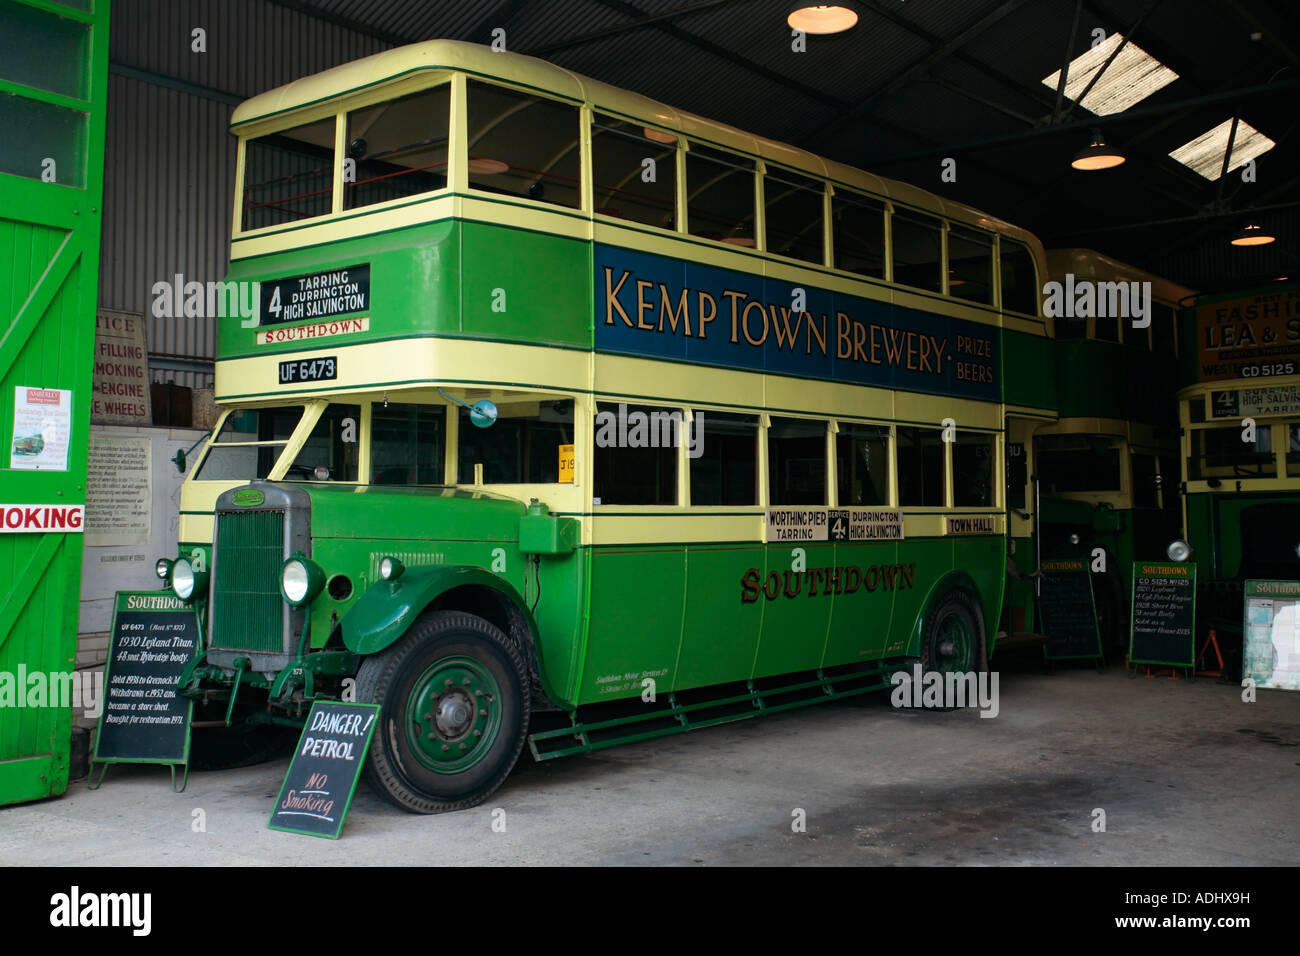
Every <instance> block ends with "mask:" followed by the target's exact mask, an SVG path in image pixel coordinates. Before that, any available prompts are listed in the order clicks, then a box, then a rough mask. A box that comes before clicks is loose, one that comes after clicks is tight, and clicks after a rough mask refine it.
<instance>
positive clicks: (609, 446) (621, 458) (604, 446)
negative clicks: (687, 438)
mask: <svg viewBox="0 0 1300 956" xmlns="http://www.w3.org/2000/svg"><path fill="white" fill-rule="evenodd" d="M682 421H683V416H682V411H681V409H679V408H661V407H651V406H648V405H628V404H627V403H625V402H620V403H618V404H615V403H613V402H598V403H597V404H596V420H595V422H594V427H595V442H594V444H595V448H594V449H593V450H592V460H591V463H592V473H593V475H592V478H593V488H592V496H593V499H594V503H595V504H598V505H675V504H677V444H676V443H677V441H680V440H682V439H680V438H677V437H675V436H680V435H681V434H682Z"/></svg>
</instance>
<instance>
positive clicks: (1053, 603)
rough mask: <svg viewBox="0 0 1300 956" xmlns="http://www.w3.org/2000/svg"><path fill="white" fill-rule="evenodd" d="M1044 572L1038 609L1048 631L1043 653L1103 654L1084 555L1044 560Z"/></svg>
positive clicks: (1056, 656)
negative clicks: (1082, 557) (1082, 556)
mask: <svg viewBox="0 0 1300 956" xmlns="http://www.w3.org/2000/svg"><path fill="white" fill-rule="evenodd" d="M1042 572H1043V582H1042V588H1041V589H1040V591H1039V594H1038V612H1039V614H1040V615H1041V616H1042V619H1043V633H1044V634H1046V635H1047V644H1046V645H1044V647H1043V656H1045V657H1047V658H1048V659H1050V660H1072V659H1093V658H1096V659H1100V658H1102V657H1103V654H1102V650H1101V634H1100V632H1099V631H1098V629H1097V610H1096V607H1095V605H1094V603H1093V599H1092V575H1091V574H1090V573H1089V571H1088V565H1087V564H1086V563H1085V562H1084V561H1083V560H1082V559H1081V558H1062V559H1056V560H1051V561H1044V562H1043V563H1042Z"/></svg>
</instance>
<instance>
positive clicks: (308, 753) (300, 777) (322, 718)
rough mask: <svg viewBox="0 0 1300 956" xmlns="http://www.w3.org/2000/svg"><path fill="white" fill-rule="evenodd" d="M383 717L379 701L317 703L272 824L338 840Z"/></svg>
mask: <svg viewBox="0 0 1300 956" xmlns="http://www.w3.org/2000/svg"><path fill="white" fill-rule="evenodd" d="M378 718H379V705H378V704H355V703H340V702H337V701H323V700H318V701H316V702H315V703H314V704H312V708H311V713H310V714H308V715H307V723H306V725H305V726H304V727H303V729H302V736H301V737H300V738H299V739H298V747H297V749H296V750H294V753H293V761H292V762H291V763H290V764H289V772H288V773H286V774H285V775H284V783H283V784H282V785H281V786H280V795H279V796H278V797H276V800H275V809H274V810H272V811H271V819H270V820H269V821H268V822H267V824H266V825H267V826H268V827H270V828H271V829H272V830H286V831H288V832H289V833H305V834H307V835H308V836H319V837H328V838H329V839H331V840H337V839H338V838H339V834H340V833H342V832H343V819H344V817H346V816H347V814H348V808H349V807H351V806H352V795H353V794H354V793H356V789H357V780H359V779H360V776H361V766H362V764H364V763H365V760H366V751H367V750H368V749H369V748H370V738H371V736H372V735H373V734H374V732H375V724H376V723H377V722H378Z"/></svg>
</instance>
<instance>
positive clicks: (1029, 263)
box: [999, 239, 1060, 338]
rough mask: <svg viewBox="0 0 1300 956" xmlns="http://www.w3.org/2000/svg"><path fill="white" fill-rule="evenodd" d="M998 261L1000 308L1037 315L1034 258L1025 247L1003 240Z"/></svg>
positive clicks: (1036, 276) (1036, 280)
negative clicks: (999, 266)
mask: <svg viewBox="0 0 1300 956" xmlns="http://www.w3.org/2000/svg"><path fill="white" fill-rule="evenodd" d="M999 259H1000V260H1001V263H1002V308H1003V309H1004V310H1005V311H1009V312H1022V313H1024V314H1025V315H1037V314H1038V296H1039V288H1038V274H1037V272H1035V270H1034V257H1033V256H1032V255H1030V253H1029V250H1028V249H1027V248H1026V247H1025V246H1022V245H1021V244H1020V243H1018V242H1010V241H1008V240H1006V239H1004V240H1002V248H1001V252H1000V254H999ZM1057 337H1058V338H1059V337H1060V336H1059V335H1058V336H1057Z"/></svg>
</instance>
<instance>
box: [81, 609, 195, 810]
mask: <svg viewBox="0 0 1300 956" xmlns="http://www.w3.org/2000/svg"><path fill="white" fill-rule="evenodd" d="M200 645H201V634H200V631H199V617H198V613H197V612H196V611H195V609H194V606H193V605H191V604H187V603H186V602H185V601H182V600H181V599H180V598H178V597H176V596H175V595H172V594H170V593H168V592H159V591H119V592H118V593H117V599H116V604H115V606H114V609H113V629H112V631H111V632H110V634H109V644H108V660H107V661H106V663H105V665H104V711H103V713H102V714H101V715H100V718H99V733H98V734H97V735H96V739H95V761H96V762H97V763H100V764H104V765H107V764H110V763H166V764H172V765H173V766H172V784H173V787H174V786H175V777H176V767H175V765H176V764H185V763H187V762H188V761H189V751H190V710H191V707H192V706H193V702H192V701H191V700H190V699H189V698H187V697H182V696H180V695H179V694H177V693H176V685H177V681H178V679H179V678H180V675H181V671H183V670H184V669H185V666H186V665H187V664H189V662H190V661H191V660H193V658H194V654H195V652H196V651H197V650H198V648H199V647H200ZM103 775H104V769H101V770H100V775H99V776H100V779H101V780H102V779H103ZM94 786H96V787H97V786H98V784H97V783H96V784H94ZM182 789H184V784H182Z"/></svg>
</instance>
